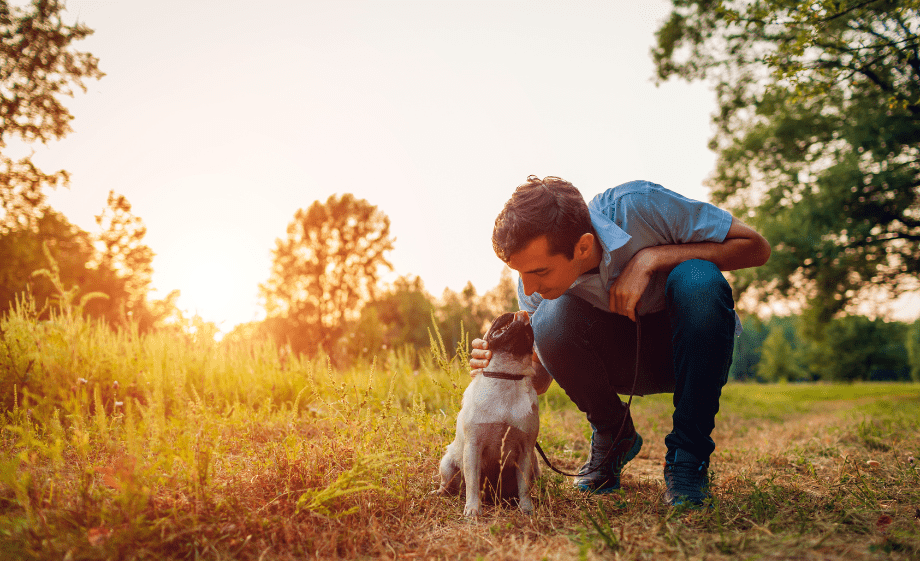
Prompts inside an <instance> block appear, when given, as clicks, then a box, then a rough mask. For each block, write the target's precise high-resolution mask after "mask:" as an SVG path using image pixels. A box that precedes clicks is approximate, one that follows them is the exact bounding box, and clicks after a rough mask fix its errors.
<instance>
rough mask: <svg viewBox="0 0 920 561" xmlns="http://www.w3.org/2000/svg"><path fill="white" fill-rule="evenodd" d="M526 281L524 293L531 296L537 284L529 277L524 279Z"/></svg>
mask: <svg viewBox="0 0 920 561" xmlns="http://www.w3.org/2000/svg"><path fill="white" fill-rule="evenodd" d="M522 280H523V282H524V294H526V295H527V296H530V295H531V294H533V293H534V291H535V290H536V289H537V287H536V285H535V284H534V283H533V282H530V281H528V280H527V279H522Z"/></svg>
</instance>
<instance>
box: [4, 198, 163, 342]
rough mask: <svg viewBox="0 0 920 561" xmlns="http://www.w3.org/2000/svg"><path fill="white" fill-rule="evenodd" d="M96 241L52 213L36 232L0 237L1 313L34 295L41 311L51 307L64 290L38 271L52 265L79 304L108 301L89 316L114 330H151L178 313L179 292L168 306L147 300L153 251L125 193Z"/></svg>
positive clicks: (112, 203)
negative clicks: (82, 299)
mask: <svg viewBox="0 0 920 561" xmlns="http://www.w3.org/2000/svg"><path fill="white" fill-rule="evenodd" d="M96 222H97V224H98V225H99V227H100V232H99V233H98V234H96V235H93V234H90V233H88V232H85V231H83V230H82V229H80V228H78V227H77V226H74V225H73V224H71V223H70V222H69V221H68V220H67V219H66V218H65V217H64V216H63V215H61V214H60V213H57V212H55V211H54V210H52V209H50V208H48V209H45V211H44V212H43V213H42V214H41V215H40V216H38V217H36V218H35V221H34V224H33V225H32V226H31V227H27V226H25V225H17V226H16V227H15V228H14V229H12V230H9V231H6V232H3V233H0V311H5V310H8V309H10V308H11V307H12V306H13V305H14V303H15V299H16V298H17V297H21V296H22V295H25V294H31V295H32V297H33V298H34V299H35V302H36V304H37V305H38V306H39V307H40V308H44V309H46V313H45V315H46V314H47V308H48V306H49V305H50V304H53V303H54V302H55V301H56V299H57V297H58V296H59V294H58V289H57V288H56V287H55V286H53V284H52V283H51V282H50V280H49V279H48V278H46V277H43V276H36V275H35V274H34V273H35V271H38V270H41V269H48V268H49V267H53V265H52V264H51V263H49V262H48V260H47V258H46V256H45V249H44V248H47V250H48V254H49V255H50V256H51V259H52V260H53V261H54V264H55V265H54V266H56V267H57V269H58V271H59V275H60V281H61V282H62V283H63V285H64V287H65V289H66V290H69V289H70V288H71V287H74V286H76V287H78V291H77V293H76V297H77V299H79V298H80V297H82V296H83V295H86V294H89V293H93V292H101V293H103V294H105V295H106V296H108V298H105V299H101V298H96V299H93V300H90V301H89V302H87V304H86V306H85V308H84V311H85V312H86V314H87V315H89V316H91V317H95V318H98V319H104V320H105V321H106V322H107V323H108V324H109V325H110V326H113V327H114V326H125V325H126V324H127V322H128V321H129V320H134V321H136V322H137V323H138V327H139V328H140V330H141V331H147V330H149V329H151V328H153V327H155V326H156V324H157V323H158V322H159V321H160V320H162V319H163V318H165V317H166V316H168V315H170V314H172V313H173V311H174V308H175V304H174V302H175V299H176V298H177V297H178V293H177V292H174V293H173V294H170V295H169V296H167V297H166V299H164V300H162V301H154V302H148V300H147V293H148V290H149V285H150V278H151V274H152V271H153V269H152V266H151V262H152V260H153V251H151V250H150V248H149V247H147V246H146V245H144V243H143V237H144V235H145V234H146V228H145V227H144V225H143V222H142V221H141V219H140V218H138V217H136V216H133V215H132V214H131V204H130V203H129V202H128V201H127V199H125V198H124V197H123V196H121V195H116V194H115V193H114V192H111V193H109V198H108V205H107V207H106V208H105V209H104V210H103V212H102V213H101V214H100V215H99V216H97V217H96Z"/></svg>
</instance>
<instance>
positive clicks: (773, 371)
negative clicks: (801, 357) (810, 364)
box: [757, 325, 802, 382]
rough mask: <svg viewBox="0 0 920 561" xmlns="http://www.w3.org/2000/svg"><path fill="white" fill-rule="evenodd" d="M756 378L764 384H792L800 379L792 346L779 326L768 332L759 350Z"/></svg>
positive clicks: (800, 372) (800, 374)
mask: <svg viewBox="0 0 920 561" xmlns="http://www.w3.org/2000/svg"><path fill="white" fill-rule="evenodd" d="M757 377H758V378H759V379H761V380H763V381H766V382H794V381H796V380H798V379H800V378H801V377H802V371H801V369H800V368H799V367H798V365H797V363H796V357H795V352H794V349H793V347H792V344H791V343H790V342H789V339H788V338H787V334H786V332H785V330H784V329H782V327H781V326H779V325H777V326H775V327H774V328H773V329H771V330H770V334H769V335H767V338H766V339H765V340H764V342H763V346H762V347H761V349H760V361H759V362H758V363H757Z"/></svg>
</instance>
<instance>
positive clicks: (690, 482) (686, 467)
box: [664, 448, 712, 508]
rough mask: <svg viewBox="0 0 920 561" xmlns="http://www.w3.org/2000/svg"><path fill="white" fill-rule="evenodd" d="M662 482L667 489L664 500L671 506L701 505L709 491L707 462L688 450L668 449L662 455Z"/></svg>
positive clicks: (709, 496)
mask: <svg viewBox="0 0 920 561" xmlns="http://www.w3.org/2000/svg"><path fill="white" fill-rule="evenodd" d="M664 482H665V484H666V485H667V486H668V490H667V491H666V492H665V494H664V502H665V503H666V504H668V505H671V506H682V505H688V506H690V507H691V508H693V507H700V506H703V504H704V501H706V500H707V499H711V498H712V495H711V494H710V493H709V462H708V461H706V460H700V459H699V458H697V457H696V456H694V455H693V454H691V453H690V452H687V451H686V450H681V449H680V448H678V449H676V450H669V451H668V453H667V455H665V457H664Z"/></svg>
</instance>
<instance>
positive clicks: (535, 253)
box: [508, 235, 583, 300]
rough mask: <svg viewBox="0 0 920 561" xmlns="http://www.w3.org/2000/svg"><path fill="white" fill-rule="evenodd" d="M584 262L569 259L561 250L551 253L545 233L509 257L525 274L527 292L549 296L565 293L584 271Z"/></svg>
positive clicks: (511, 262) (522, 276) (551, 298)
mask: <svg viewBox="0 0 920 561" xmlns="http://www.w3.org/2000/svg"><path fill="white" fill-rule="evenodd" d="M582 265H583V263H582V261H581V260H579V259H571V260H570V259H566V257H565V255H562V254H561V253H557V254H555V255H550V254H549V242H548V241H547V239H546V236H545V235H544V236H540V237H538V238H534V239H533V241H531V242H530V243H529V244H528V245H527V246H526V247H524V249H522V250H520V251H518V252H517V253H514V254H512V255H511V258H510V259H508V266H509V267H511V268H512V269H514V270H515V271H517V272H518V273H520V275H521V280H522V281H523V282H524V293H525V294H527V295H528V296H530V295H531V294H533V293H534V292H537V293H539V294H540V296H542V297H543V298H546V299H547V300H554V299H556V298H559V297H560V296H562V294H563V293H564V292H565V291H566V290H568V289H569V287H570V286H572V283H574V282H575V280H576V279H578V276H579V275H580V274H581V273H582V272H583V271H582Z"/></svg>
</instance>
